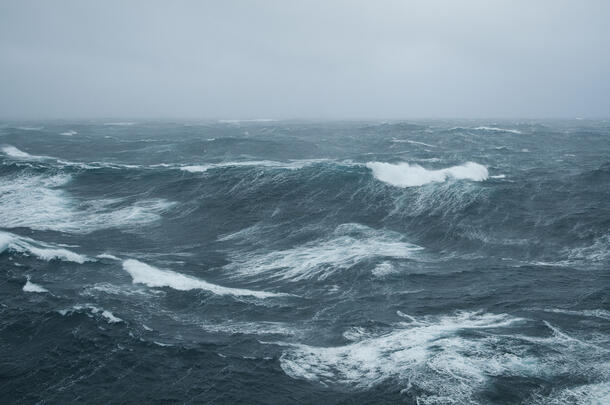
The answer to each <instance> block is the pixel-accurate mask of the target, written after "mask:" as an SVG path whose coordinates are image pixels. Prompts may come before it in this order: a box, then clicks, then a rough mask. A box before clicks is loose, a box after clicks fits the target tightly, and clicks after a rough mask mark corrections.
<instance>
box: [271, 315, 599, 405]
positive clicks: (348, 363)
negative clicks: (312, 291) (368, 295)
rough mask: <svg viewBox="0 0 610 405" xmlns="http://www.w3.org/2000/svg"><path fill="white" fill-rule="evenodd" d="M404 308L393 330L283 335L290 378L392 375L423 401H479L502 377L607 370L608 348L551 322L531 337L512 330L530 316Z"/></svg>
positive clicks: (590, 376)
mask: <svg viewBox="0 0 610 405" xmlns="http://www.w3.org/2000/svg"><path fill="white" fill-rule="evenodd" d="M399 315H400V316H401V317H402V318H403V319H405V322H400V323H397V324H394V329H393V330H392V331H390V332H386V333H383V331H375V330H374V329H373V330H371V329H367V328H357V329H354V328H351V329H348V331H347V336H346V337H347V338H349V339H350V340H355V341H352V342H350V343H348V344H346V345H343V346H336V347H316V346H309V345H305V344H289V343H281V342H280V343H278V344H280V345H282V346H285V347H286V349H285V350H284V352H283V353H282V355H281V356H280V366H281V368H282V370H284V372H285V373H286V374H287V375H289V376H290V377H292V378H295V379H304V380H309V381H313V382H318V383H321V384H323V385H326V386H328V385H335V386H343V387H347V388H352V389H356V390H366V389H370V388H372V387H374V386H376V385H379V384H381V383H385V382H389V381H392V382H395V383H397V384H399V385H402V386H405V388H404V389H402V390H401V393H403V394H407V395H409V396H412V397H415V398H413V399H415V402H417V403H418V404H444V403H448V402H450V403H475V402H477V398H480V396H479V394H480V391H481V390H484V389H486V388H487V387H488V386H489V384H490V383H492V382H493V381H494V380H496V379H497V378H509V379H514V378H540V379H545V380H548V379H550V378H554V377H553V376H560V375H561V376H563V377H565V376H566V375H570V376H572V377H573V378H575V379H576V380H581V381H582V379H583V378H585V379H587V380H588V381H591V380H595V379H599V378H604V379H605V378H606V376H607V371H608V368H607V364H606V363H605V362H603V359H604V357H603V355H602V354H603V353H607V351H603V349H601V348H599V347H597V346H594V345H589V344H587V343H584V342H583V341H581V340H578V339H576V338H573V337H570V336H568V335H566V334H565V333H564V332H562V331H560V330H559V329H558V328H555V327H552V326H550V325H549V324H548V323H546V324H547V326H549V328H550V329H551V332H552V333H551V335H550V336H547V337H538V336H533V337H530V336H523V335H518V334H514V330H515V328H516V327H519V328H520V325H521V324H523V323H525V322H530V321H527V320H525V319H522V318H517V317H513V316H510V315H506V314H490V313H482V312H458V313H457V314H455V315H449V316H440V317H434V316H426V317H413V316H410V315H407V314H403V313H400V314H399ZM603 392H605V391H603V390H602V393H603ZM597 397H598V395H597V394H596V395H595V398H597ZM602 397H603V395H602ZM526 402H527V401H526ZM530 402H531V401H530Z"/></svg>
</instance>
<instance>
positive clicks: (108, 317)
mask: <svg viewBox="0 0 610 405" xmlns="http://www.w3.org/2000/svg"><path fill="white" fill-rule="evenodd" d="M74 312H86V313H89V314H91V315H98V316H101V317H102V318H104V320H105V321H106V322H108V323H119V322H124V321H123V320H122V319H121V318H119V317H117V316H115V315H114V314H113V313H112V312H110V311H107V310H105V309H102V308H99V307H96V306H95V305H91V304H85V305H74V306H73V307H72V308H70V309H62V310H59V313H60V314H61V315H64V316H65V315H70V314H72V313H74Z"/></svg>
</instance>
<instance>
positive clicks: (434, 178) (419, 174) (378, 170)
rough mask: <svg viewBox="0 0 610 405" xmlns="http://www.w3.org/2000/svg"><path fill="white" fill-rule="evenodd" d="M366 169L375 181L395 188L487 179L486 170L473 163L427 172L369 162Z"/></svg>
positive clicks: (404, 164) (410, 166) (412, 166)
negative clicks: (448, 181)
mask: <svg viewBox="0 0 610 405" xmlns="http://www.w3.org/2000/svg"><path fill="white" fill-rule="evenodd" d="M366 167H368V168H369V169H371V170H372V171H373V176H375V178H376V179H377V180H380V181H383V182H384V183H388V184H390V185H392V186H396V187H417V186H423V185H425V184H428V183H442V182H444V181H446V180H447V179H450V178H452V179H456V180H472V181H483V180H487V178H488V177H489V173H488V171H487V168H486V167H485V166H483V165H480V164H478V163H474V162H467V163H465V164H463V165H460V166H452V167H449V168H446V169H439V170H429V169H425V168H423V167H421V166H419V165H410V164H408V163H398V164H392V163H382V162H369V163H367V164H366Z"/></svg>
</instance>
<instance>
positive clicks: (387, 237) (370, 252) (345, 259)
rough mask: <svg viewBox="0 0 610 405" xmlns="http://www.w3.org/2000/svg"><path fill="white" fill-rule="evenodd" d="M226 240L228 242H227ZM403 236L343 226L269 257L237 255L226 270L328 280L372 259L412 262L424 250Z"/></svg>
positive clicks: (265, 254)
mask: <svg viewBox="0 0 610 405" xmlns="http://www.w3.org/2000/svg"><path fill="white" fill-rule="evenodd" d="M226 239H227V238H225V240H226ZM403 239H404V238H403V236H402V235H400V234H398V233H395V232H391V231H386V230H375V229H373V228H369V227H367V226H364V225H360V224H354V223H349V224H342V225H340V226H338V227H337V228H336V229H335V231H334V232H333V233H332V234H331V235H330V236H329V237H326V238H322V239H319V240H316V241H313V242H310V243H306V244H303V245H299V246H296V247H294V248H291V249H286V250H280V251H273V252H269V253H251V254H239V255H235V257H234V262H233V263H231V264H229V265H227V266H226V267H225V269H226V270H228V271H230V272H231V273H232V274H234V275H236V276H251V277H270V278H281V279H286V280H290V281H298V280H303V279H309V278H317V279H325V278H327V277H329V276H330V275H332V274H334V273H335V272H337V271H340V270H345V269H348V268H350V267H352V266H354V265H355V264H357V263H359V262H362V261H364V260H367V259H372V258H400V259H404V258H410V257H413V256H414V254H415V252H416V251H418V250H421V249H422V248H421V247H419V246H417V245H413V244H411V243H408V242H406V241H404V240H403Z"/></svg>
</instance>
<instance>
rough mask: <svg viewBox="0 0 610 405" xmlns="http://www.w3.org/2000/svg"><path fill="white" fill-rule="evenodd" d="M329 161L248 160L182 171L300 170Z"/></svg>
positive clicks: (189, 167)
mask: <svg viewBox="0 0 610 405" xmlns="http://www.w3.org/2000/svg"><path fill="white" fill-rule="evenodd" d="M326 161H327V159H295V160H289V161H286V162H279V161H273V160H247V161H234V162H222V163H209V164H202V165H187V166H181V167H180V170H183V171H186V172H191V173H203V172H206V171H208V170H210V169H220V168H227V167H265V168H276V169H287V170H298V169H302V168H304V167H306V166H311V165H314V164H316V163H321V162H326Z"/></svg>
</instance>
